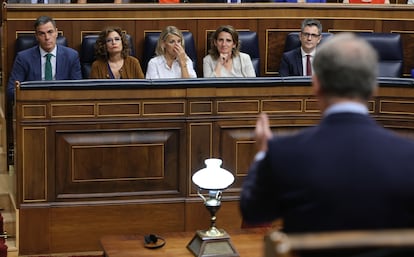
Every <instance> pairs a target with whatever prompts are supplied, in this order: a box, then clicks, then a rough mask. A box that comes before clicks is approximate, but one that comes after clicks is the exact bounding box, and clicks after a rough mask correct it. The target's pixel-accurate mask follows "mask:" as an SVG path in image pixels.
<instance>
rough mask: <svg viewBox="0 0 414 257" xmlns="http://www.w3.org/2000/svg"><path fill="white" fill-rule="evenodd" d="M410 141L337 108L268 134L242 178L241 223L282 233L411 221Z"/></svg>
mask: <svg viewBox="0 0 414 257" xmlns="http://www.w3.org/2000/svg"><path fill="white" fill-rule="evenodd" d="M413 203H414V143H413V141H409V140H407V139H403V138H401V137H399V136H396V135H395V134H394V132H392V131H389V130H386V129H384V128H383V127H381V126H379V125H377V124H376V123H375V121H373V120H372V119H371V118H370V117H369V116H367V115H363V114H357V113H337V114H331V115H328V116H327V117H325V118H323V120H322V121H321V123H320V124H319V125H317V126H315V127H312V128H309V129H305V130H304V131H302V132H299V133H298V134H296V135H292V136H288V137H277V136H276V137H274V138H273V139H272V140H270V142H269V149H268V152H267V154H266V157H265V158H264V159H263V160H262V161H257V162H255V163H254V164H253V165H252V166H251V168H250V170H249V172H248V175H247V177H246V178H245V181H244V184H243V188H242V192H241V199H240V207H241V211H242V214H243V219H244V220H245V221H247V222H268V221H272V220H274V219H276V218H279V217H281V218H283V220H284V230H285V231H287V232H306V231H329V230H342V229H374V228H400V227H414V204H413Z"/></svg>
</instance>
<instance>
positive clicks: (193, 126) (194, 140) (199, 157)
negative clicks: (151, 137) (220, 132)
mask: <svg viewBox="0 0 414 257" xmlns="http://www.w3.org/2000/svg"><path fill="white" fill-rule="evenodd" d="M188 136H189V142H188V144H189V145H188V147H189V149H188V150H189V156H188V157H189V158H188V162H189V165H188V167H189V171H188V174H189V176H188V177H189V178H190V179H189V190H188V191H189V192H191V193H192V194H195V193H196V188H195V186H193V184H192V182H191V177H192V176H193V174H194V173H195V172H196V171H198V170H200V169H202V168H204V167H205V164H204V160H205V159H207V158H211V157H212V154H213V139H212V137H213V128H212V123H210V122H200V123H190V124H189V135H188Z"/></svg>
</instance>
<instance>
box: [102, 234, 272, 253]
mask: <svg viewBox="0 0 414 257" xmlns="http://www.w3.org/2000/svg"><path fill="white" fill-rule="evenodd" d="M267 230H268V229H266V228H253V229H240V230H227V232H228V233H229V234H230V237H231V241H232V242H233V245H234V246H235V248H236V250H237V252H238V253H239V254H240V257H262V256H263V246H264V244H263V238H264V235H265V234H266V232H267ZM194 235H195V232H174V233H164V234H160V235H159V236H162V237H163V238H164V239H165V241H166V244H165V246H164V247H162V248H158V249H147V248H145V247H144V236H143V235H113V236H105V237H103V238H101V245H102V248H103V251H104V254H105V256H106V257H132V256H133V257H154V256H163V257H173V256H174V257H175V256H179V257H187V256H188V257H192V256H193V255H192V253H191V252H190V251H189V250H188V249H187V244H188V243H189V242H190V240H191V239H192V238H193V236H194Z"/></svg>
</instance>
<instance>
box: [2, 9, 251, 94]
mask: <svg viewBox="0 0 414 257" xmlns="http://www.w3.org/2000/svg"><path fill="white" fill-rule="evenodd" d="M34 27H35V37H36V39H37V41H38V45H39V46H35V47H32V48H30V49H27V50H23V51H20V52H19V53H17V55H16V57H15V61H14V64H13V67H12V70H11V74H10V78H9V84H8V91H9V95H10V97H12V96H13V93H12V91H14V84H15V81H20V82H22V81H33V80H48V79H52V80H53V79H54V80H76V79H82V74H81V68H80V63H79V56H78V53H77V51H75V50H74V49H71V48H69V47H65V46H62V45H58V44H56V39H57V36H58V31H57V27H56V22H55V21H54V20H53V19H52V18H50V17H48V16H41V17H39V18H38V19H37V20H36V22H35V25H34ZM239 48H240V44H239V39H238V32H237V31H236V30H235V29H234V28H233V27H232V26H230V25H225V26H220V27H219V28H218V29H217V30H216V31H215V32H214V33H213V35H212V38H211V49H210V52H209V54H208V55H207V56H206V57H205V58H204V60H203V64H204V65H203V66H204V77H254V76H255V70H254V68H253V64H252V61H251V59H250V57H249V55H248V54H245V53H240V51H239ZM155 52H156V56H155V57H153V58H152V59H151V60H150V61H149V62H148V67H147V71H146V74H145V75H144V73H143V71H142V68H141V65H140V62H139V60H138V59H137V58H135V57H134V56H132V55H130V54H129V53H130V46H129V44H128V41H127V38H126V35H125V33H123V32H122V30H121V28H119V27H108V28H105V29H104V30H102V31H101V32H100V34H99V36H98V38H97V40H96V43H95V57H96V60H95V61H94V62H93V64H92V67H91V71H90V75H89V78H91V79H143V78H147V79H159V78H196V77H197V74H196V72H195V70H194V68H193V67H194V66H193V63H192V60H191V59H190V58H189V57H188V56H187V54H186V52H185V48H184V40H183V34H182V32H181V31H180V30H179V29H178V28H176V27H174V26H167V27H166V28H165V29H164V30H163V31H162V32H161V34H160V37H159V39H158V42H157V46H156V51H155ZM50 55H51V57H50V58H49V59H48V58H47V57H46V56H50ZM39 60H40V62H39ZM49 62H50V64H49ZM34 63H39V65H33V64H34ZM47 67H51V72H52V73H51V75H50V76H49V75H45V72H49V68H47Z"/></svg>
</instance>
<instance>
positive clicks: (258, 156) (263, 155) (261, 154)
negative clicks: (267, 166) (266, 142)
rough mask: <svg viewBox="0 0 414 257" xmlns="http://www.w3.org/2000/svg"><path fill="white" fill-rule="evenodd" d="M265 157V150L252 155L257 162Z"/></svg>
mask: <svg viewBox="0 0 414 257" xmlns="http://www.w3.org/2000/svg"><path fill="white" fill-rule="evenodd" d="M265 157H266V152H265V151H259V152H257V154H256V155H255V156H254V161H256V162H258V161H261V160H263V159H264V158H265Z"/></svg>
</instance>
